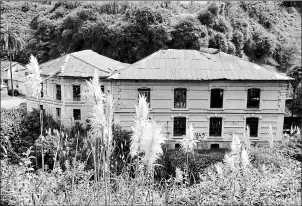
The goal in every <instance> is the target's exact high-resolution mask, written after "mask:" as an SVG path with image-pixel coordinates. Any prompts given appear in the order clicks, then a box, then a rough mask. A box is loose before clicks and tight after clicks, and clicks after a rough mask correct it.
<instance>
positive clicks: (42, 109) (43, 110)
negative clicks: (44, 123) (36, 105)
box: [40, 105, 45, 114]
mask: <svg viewBox="0 0 302 206" xmlns="http://www.w3.org/2000/svg"><path fill="white" fill-rule="evenodd" d="M40 110H41V111H42V112H43V114H45V109H44V108H43V105H40Z"/></svg>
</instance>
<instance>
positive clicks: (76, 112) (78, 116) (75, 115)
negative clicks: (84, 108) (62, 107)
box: [73, 109, 81, 120]
mask: <svg viewBox="0 0 302 206" xmlns="http://www.w3.org/2000/svg"><path fill="white" fill-rule="evenodd" d="M73 119H74V120H81V110H80V109H74V110H73Z"/></svg>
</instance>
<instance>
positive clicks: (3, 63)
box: [0, 60, 26, 71]
mask: <svg viewBox="0 0 302 206" xmlns="http://www.w3.org/2000/svg"><path fill="white" fill-rule="evenodd" d="M15 65H20V66H21V67H23V69H26V67H25V66H24V65H22V64H20V63H19V62H14V61H12V67H13V66H15ZM21 67H20V68H21ZM0 68H1V70H2V71H7V70H8V69H9V61H6V60H5V61H2V60H1V63H0ZM23 69H21V70H23Z"/></svg>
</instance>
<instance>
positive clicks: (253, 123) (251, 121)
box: [246, 117, 259, 137]
mask: <svg viewBox="0 0 302 206" xmlns="http://www.w3.org/2000/svg"><path fill="white" fill-rule="evenodd" d="M258 122H259V119H258V118H257V117H248V118H246V125H248V126H249V127H250V137H258Z"/></svg>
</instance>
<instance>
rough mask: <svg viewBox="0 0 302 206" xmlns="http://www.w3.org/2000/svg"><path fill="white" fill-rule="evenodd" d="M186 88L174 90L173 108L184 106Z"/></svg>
mask: <svg viewBox="0 0 302 206" xmlns="http://www.w3.org/2000/svg"><path fill="white" fill-rule="evenodd" d="M186 103H187V89H175V90H174V108H186Z"/></svg>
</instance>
